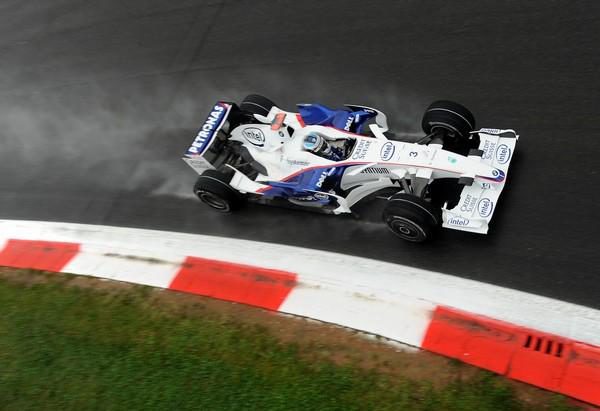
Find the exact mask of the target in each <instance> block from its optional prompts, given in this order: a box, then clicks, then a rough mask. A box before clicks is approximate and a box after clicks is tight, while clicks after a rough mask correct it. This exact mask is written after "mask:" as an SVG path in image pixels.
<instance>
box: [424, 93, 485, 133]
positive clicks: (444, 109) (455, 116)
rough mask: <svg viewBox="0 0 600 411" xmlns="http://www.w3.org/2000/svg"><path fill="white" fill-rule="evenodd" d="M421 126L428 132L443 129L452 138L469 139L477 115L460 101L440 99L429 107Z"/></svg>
mask: <svg viewBox="0 0 600 411" xmlns="http://www.w3.org/2000/svg"><path fill="white" fill-rule="evenodd" d="M421 126H422V127H423V131H424V132H425V133H426V134H431V133H433V132H435V131H436V130H439V129H442V130H444V131H445V135H446V136H449V137H451V138H453V137H454V138H458V139H468V138H469V135H470V133H471V131H473V130H475V117H474V116H473V114H472V113H471V112H470V111H469V110H468V109H467V108H466V107H464V106H462V105H460V104H458V103H455V102H453V101H446V100H440V101H436V102H433V103H431V105H430V106H429V107H427V110H425V114H424V115H423V121H422V123H421Z"/></svg>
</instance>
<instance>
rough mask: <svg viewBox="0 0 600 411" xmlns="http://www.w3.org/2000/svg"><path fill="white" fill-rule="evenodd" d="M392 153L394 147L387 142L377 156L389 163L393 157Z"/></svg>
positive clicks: (394, 149)
mask: <svg viewBox="0 0 600 411" xmlns="http://www.w3.org/2000/svg"><path fill="white" fill-rule="evenodd" d="M394 151H396V146H394V143H391V142H389V141H388V142H387V143H385V144H384V145H383V146H382V147H381V151H380V152H379V156H380V157H381V159H382V160H383V161H390V160H391V159H392V156H393V155H394Z"/></svg>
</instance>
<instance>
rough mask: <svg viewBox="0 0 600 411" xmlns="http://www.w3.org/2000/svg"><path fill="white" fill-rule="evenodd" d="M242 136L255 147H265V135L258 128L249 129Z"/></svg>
mask: <svg viewBox="0 0 600 411" xmlns="http://www.w3.org/2000/svg"><path fill="white" fill-rule="evenodd" d="M242 134H243V135H244V138H245V139H246V140H248V142H249V143H251V144H254V145H255V146H258V147H262V146H264V145H265V135H264V134H263V132H262V131H260V130H259V129H258V128H256V127H249V128H247V129H245V130H244V131H242Z"/></svg>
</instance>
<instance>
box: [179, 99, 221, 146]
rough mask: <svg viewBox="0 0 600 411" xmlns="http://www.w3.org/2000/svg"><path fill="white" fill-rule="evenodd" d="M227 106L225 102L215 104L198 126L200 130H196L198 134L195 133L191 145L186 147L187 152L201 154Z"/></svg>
mask: <svg viewBox="0 0 600 411" xmlns="http://www.w3.org/2000/svg"><path fill="white" fill-rule="evenodd" d="M228 107H229V106H228V105H227V104H223V103H218V104H215V106H214V107H213V109H212V110H211V112H210V114H209V115H208V118H207V119H206V121H205V122H204V124H203V125H202V127H201V128H200V131H198V134H197V135H196V138H195V139H194V142H193V143H192V146H191V147H190V148H188V151H187V152H188V154H201V153H202V152H203V151H204V149H205V148H206V146H207V145H208V143H209V142H210V140H211V139H212V137H213V135H214V133H215V130H216V129H217V128H218V127H219V125H220V124H221V121H222V120H223V117H224V116H225V114H226V113H227V108H228Z"/></svg>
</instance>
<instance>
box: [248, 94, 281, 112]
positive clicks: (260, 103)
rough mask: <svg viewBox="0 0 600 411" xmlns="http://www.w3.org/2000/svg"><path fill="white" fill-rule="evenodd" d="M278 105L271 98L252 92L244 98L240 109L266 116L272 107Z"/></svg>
mask: <svg viewBox="0 0 600 411" xmlns="http://www.w3.org/2000/svg"><path fill="white" fill-rule="evenodd" d="M274 106H276V104H275V103H273V102H272V101H271V100H269V99H268V98H266V97H263V96H261V95H258V94H250V95H248V96H246V98H244V100H242V104H240V109H242V110H243V111H245V112H247V113H250V114H260V115H261V116H266V115H267V114H269V111H271V108H273V107H274Z"/></svg>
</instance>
